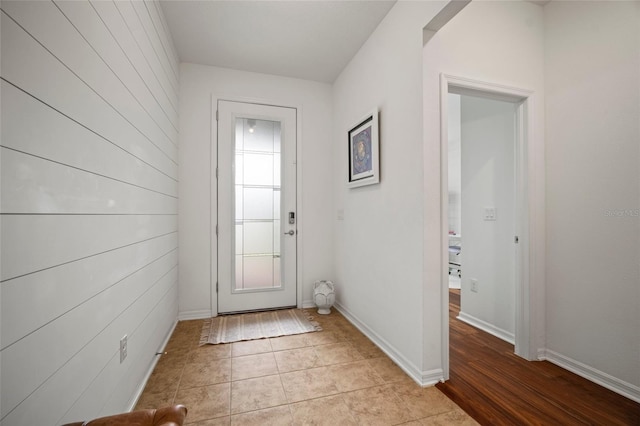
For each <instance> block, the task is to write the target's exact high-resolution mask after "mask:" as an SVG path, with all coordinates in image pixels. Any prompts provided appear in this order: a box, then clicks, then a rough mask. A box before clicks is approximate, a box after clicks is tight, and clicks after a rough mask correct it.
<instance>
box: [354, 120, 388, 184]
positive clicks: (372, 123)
mask: <svg viewBox="0 0 640 426" xmlns="http://www.w3.org/2000/svg"><path fill="white" fill-rule="evenodd" d="M348 138H349V144H348V147H349V181H348V182H347V186H348V187H349V188H355V187H358V186H364V185H371V184H374V183H378V182H380V159H379V146H378V145H379V142H378V110H374V111H373V112H371V113H370V114H367V115H366V116H365V117H363V118H362V119H361V120H359V121H358V123H357V124H356V125H355V126H353V127H352V128H351V130H349V132H348Z"/></svg>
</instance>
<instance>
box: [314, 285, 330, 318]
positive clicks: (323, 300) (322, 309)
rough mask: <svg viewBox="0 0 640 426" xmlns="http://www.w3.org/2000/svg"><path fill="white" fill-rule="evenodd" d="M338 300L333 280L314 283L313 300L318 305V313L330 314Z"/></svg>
mask: <svg viewBox="0 0 640 426" xmlns="http://www.w3.org/2000/svg"><path fill="white" fill-rule="evenodd" d="M335 301H336V292H335V286H334V285H333V283H332V282H331V281H326V280H322V281H316V282H315V283H313V302H314V303H315V304H316V306H317V307H318V313H319V314H321V315H328V314H330V313H331V307H332V306H333V304H334V302H335Z"/></svg>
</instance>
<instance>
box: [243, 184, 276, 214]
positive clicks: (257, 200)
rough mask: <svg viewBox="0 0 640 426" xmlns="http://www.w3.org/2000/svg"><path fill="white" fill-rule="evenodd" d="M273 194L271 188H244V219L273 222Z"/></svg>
mask: <svg viewBox="0 0 640 426" xmlns="http://www.w3.org/2000/svg"><path fill="white" fill-rule="evenodd" d="M273 193H274V190H273V189H271V188H244V194H243V196H244V219H245V220H273V219H274V216H275V215H274V213H275V210H274V205H273V199H274V197H273ZM278 210H280V209H278ZM236 217H237V216H236Z"/></svg>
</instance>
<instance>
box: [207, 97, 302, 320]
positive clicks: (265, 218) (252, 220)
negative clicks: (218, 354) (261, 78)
mask: <svg viewBox="0 0 640 426" xmlns="http://www.w3.org/2000/svg"><path fill="white" fill-rule="evenodd" d="M297 219H298V218H297V212H296V110H295V109H293V108H285V107H274V106H268V105H259V104H251V103H242V102H232V101H218V228H217V229H218V284H217V288H218V312H219V313H228V312H241V311H252V310H263V309H273V308H280V307H289V306H295V305H296V300H297V294H296V290H297V283H296V263H297V262H296V242H297V229H296V223H297Z"/></svg>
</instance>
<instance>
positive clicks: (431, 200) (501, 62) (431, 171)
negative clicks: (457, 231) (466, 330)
mask: <svg viewBox="0 0 640 426" xmlns="http://www.w3.org/2000/svg"><path fill="white" fill-rule="evenodd" d="M543 48H544V37H543V11H542V8H541V7H540V6H538V5H536V4H533V3H530V2H482V1H474V2H471V3H470V4H469V5H467V6H466V7H465V8H464V9H463V10H462V11H461V12H460V13H459V14H458V15H457V16H455V17H454V18H453V19H452V20H451V21H450V22H448V23H447V24H446V25H445V26H444V27H443V28H442V29H440V30H439V31H438V32H437V33H436V34H435V35H434V36H433V37H432V38H431V39H430V40H429V41H428V42H427V43H426V44H425V46H424V49H423V66H424V83H423V85H424V98H423V99H424V100H423V103H424V162H423V166H422V167H423V169H424V192H425V203H424V217H425V223H426V225H425V236H424V251H425V254H424V267H425V292H424V306H425V308H424V309H425V313H424V324H425V335H426V336H427V338H426V341H425V352H424V358H425V360H424V363H425V368H435V366H438V365H443V364H446V360H443V359H442V357H441V355H442V353H443V351H442V350H443V347H442V341H441V340H440V339H441V337H442V334H441V330H442V323H443V321H444V319H445V318H446V315H447V311H446V309H447V307H446V306H445V305H444V304H443V303H442V300H443V298H442V290H443V287H442V285H441V284H442V281H441V273H442V265H443V259H442V251H443V247H441V246H440V232H441V211H442V205H441V201H440V187H441V179H440V175H441V166H440V158H441V150H440V117H441V111H440V74H441V73H446V74H450V75H453V76H457V77H465V78H469V79H474V80H481V81H486V82H491V83H495V84H502V85H506V86H511V87H516V88H520V89H528V90H531V91H533V95H532V97H531V101H532V104H533V115H534V122H533V123H531V125H532V131H533V135H534V136H533V140H532V141H529V152H528V156H529V157H528V163H527V168H528V172H529V174H530V176H531V181H530V185H531V187H530V190H531V194H530V195H531V196H532V197H533V199H535V200H536V202H535V203H533V205H531V207H530V210H529V212H528V214H529V216H530V217H529V219H530V221H531V223H532V224H534V225H535V228H534V229H533V232H536V230H537V229H538V227H539V228H540V229H544V191H543V189H544V185H543V183H544V170H542V169H539V168H538V167H536V165H538V164H541V163H543V161H544V160H543V159H544V147H543V143H542V142H543V140H542V138H543V131H544V126H543V125H544V109H543V106H544V96H543V93H544V79H543V74H544V72H543V71H544V68H543V64H544V62H543V60H544V54H543ZM463 238H464V229H463ZM463 244H464V243H463ZM543 253H544V240H543V239H542V241H541V243H540V242H538V243H537V245H536V246H535V247H534V251H533V252H532V253H531V254H530V257H531V259H534V260H535V269H534V270H533V271H532V275H533V276H534V277H536V279H535V280H534V282H532V283H531V285H532V289H533V293H532V295H531V297H532V299H534V304H535V305H537V306H539V307H542V306H544V298H543V297H544V256H543V255H541V254H543ZM444 261H446V259H445V260H444ZM463 262H465V259H464V257H463ZM463 274H464V271H463ZM532 315H533V316H534V322H535V324H536V325H537V326H538V327H539V328H538V329H537V330H536V331H534V333H533V334H534V336H533V337H534V339H535V343H534V347H535V348H540V347H544V341H543V337H544V336H543V334H544V333H543V332H544V309H543V308H539V309H538V310H537V311H534V312H532Z"/></svg>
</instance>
